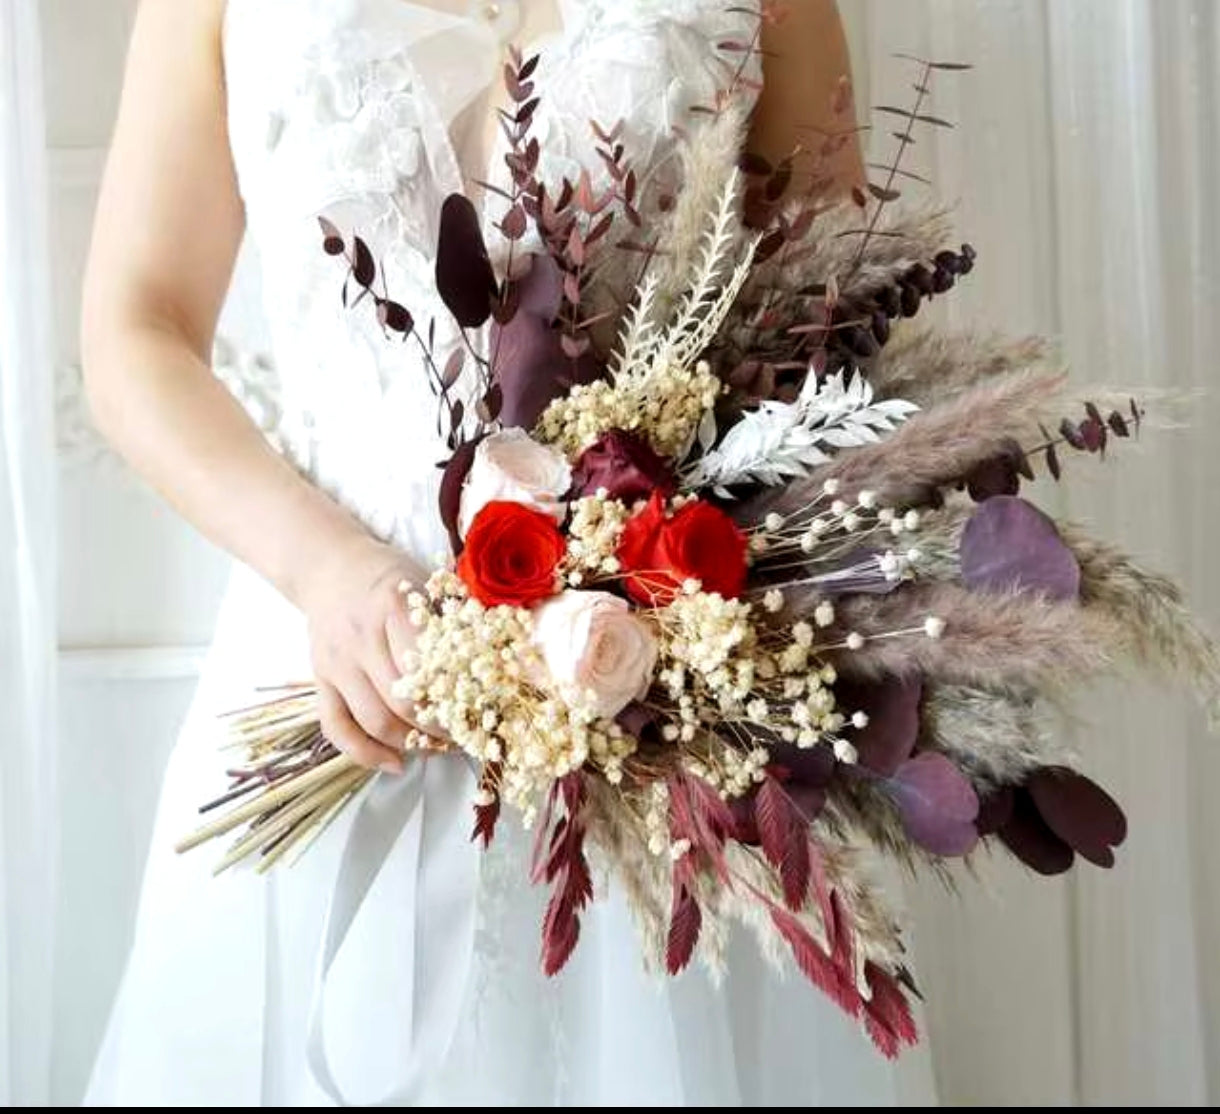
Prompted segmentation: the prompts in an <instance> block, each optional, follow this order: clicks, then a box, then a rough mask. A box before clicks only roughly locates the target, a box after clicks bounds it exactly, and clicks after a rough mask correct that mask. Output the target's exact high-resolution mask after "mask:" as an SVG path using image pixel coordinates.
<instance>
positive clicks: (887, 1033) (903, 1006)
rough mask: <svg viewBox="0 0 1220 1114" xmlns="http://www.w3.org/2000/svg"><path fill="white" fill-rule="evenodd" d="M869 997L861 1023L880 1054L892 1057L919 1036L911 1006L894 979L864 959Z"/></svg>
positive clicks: (912, 1044)
mask: <svg viewBox="0 0 1220 1114" xmlns="http://www.w3.org/2000/svg"><path fill="white" fill-rule="evenodd" d="M864 980H865V982H866V983H867V984H868V989H869V999H868V1001H867V1002H865V1003H864V1027H865V1029H866V1030H867V1031H868V1035H869V1037H871V1038H872V1041H873V1043H874V1044H875V1045H876V1046H877V1048H878V1049H879V1050H880V1051H881V1054H882V1055H883V1056H886V1057H887V1058H889V1059H891V1060H892V1059H894V1058H895V1057H896V1056H897V1055H898V1053H899V1051H900V1050H901V1048H902V1046H903V1045H904V1044H905V1045H910V1046H911V1047H914V1046H915V1044H916V1043H917V1042H918V1040H919V1032H918V1030H917V1029H916V1028H915V1019H914V1018H913V1017H912V1016H911V1007H910V1005H909V1004H908V1003H907V1000H906V996H905V995H904V994H903V993H902V990H901V989H900V988H899V986H898V983H897V981H896V980H894V979H893V978H891V977H890V976H889V975H888V974H886V972H885V971H883V970H882V969H881V968H880V967H878V966H877V965H876V964H875V963H871V962H868V963H865V965H864Z"/></svg>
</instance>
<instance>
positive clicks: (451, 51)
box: [85, 0, 933, 1106]
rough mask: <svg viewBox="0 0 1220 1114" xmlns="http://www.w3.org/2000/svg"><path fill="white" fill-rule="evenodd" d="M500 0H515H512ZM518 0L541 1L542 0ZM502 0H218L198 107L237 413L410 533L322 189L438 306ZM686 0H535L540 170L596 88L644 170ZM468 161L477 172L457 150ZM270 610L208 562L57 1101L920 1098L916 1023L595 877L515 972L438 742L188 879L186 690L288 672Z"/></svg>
mask: <svg viewBox="0 0 1220 1114" xmlns="http://www.w3.org/2000/svg"><path fill="white" fill-rule="evenodd" d="M524 2H525V3H529V0H524ZM542 2H547V0H542ZM517 7H518V5H515V4H513V3H511V2H507V3H501V4H498V5H495V6H494V12H493V10H492V9H493V6H487V14H488V15H489V16H490V15H493V14H494V16H495V18H494V19H485V18H483V16H482V15H481V14H479V11H481V10H482V9H483V8H484V5H476V6H472V8H477V9H478V10H479V11H476V13H475V14H474V15H471V16H469V17H453V16H445V15H441V14H438V13H437V12H435V11H433V10H431V9H430V8H428V7H427V6H425V5H421V4H415V3H410V2H408V0H230V3H229V9H228V14H227V19H226V29H225V63H226V79H227V86H228V96H229V127H230V136H231V143H232V147H233V154H234V159H235V163H236V166H237V172H238V177H239V181H240V185H241V190H242V195H243V198H244V200H245V204H246V209H247V216H248V223H249V231H250V235H251V238H252V240H253V242H254V245H255V247H256V248H257V251H258V253H259V256H260V260H261V271H262V286H263V289H264V297H265V302H266V310H267V319H268V324H269V327H270V330H271V333H272V336H273V338H274V341H275V361H276V366H277V369H278V376H279V382H278V400H277V404H276V406H275V407H274V413H273V415H272V417H273V420H272V421H270V422H269V423H268V425H269V427H270V428H269V429H268V433H269V434H270V435H271V436H273V437H274V438H275V439H276V440H277V442H278V443H279V444H281V445H282V446H283V447H284V450H285V451H286V452H287V453H288V454H289V455H290V456H291V457H292V458H293V459H294V460H295V461H296V462H297V463H298V464H299V465H300V466H301V467H302V469H303V470H305V471H306V472H307V473H308V474H309V475H310V476H311V477H312V478H313V479H314V480H315V482H317V483H318V484H319V485H321V486H323V487H324V488H326V489H327V490H329V491H331V492H332V493H334V494H335V496H336V497H337V498H339V499H340V500H342V501H343V502H344V503H345V504H346V505H348V506H349V507H350V508H351V509H352V510H353V511H355V512H356V513H357V514H359V515H360V516H361V517H362V518H363V519H364V521H365V522H366V523H367V524H368V525H369V527H370V529H372V530H373V531H375V532H376V533H378V534H379V535H381V536H383V537H386V538H388V539H392V540H393V541H395V542H396V543H398V544H399V545H401V546H403V547H404V548H405V549H407V550H408V551H410V552H411V553H413V554H414V555H415V556H417V557H418V558H420V559H421V560H425V561H426V560H430V559H432V558H433V557H434V556H435V555H436V554H437V553H438V552H439V551H440V550H441V549H442V548H443V544H444V538H443V535H442V534H441V532H440V530H439V527H438V525H437V514H436V511H435V483H436V481H435V473H436V470H435V467H434V465H435V462H436V460H437V459H439V458H440V456H441V453H442V449H441V446H440V445H439V443H438V442H437V438H436V433H435V412H434V408H433V401H432V398H431V396H430V394H429V392H428V390H427V386H426V381H425V378H424V375H423V372H422V369H421V368H420V367H419V366H418V360H417V359H413V358H412V356H411V350H410V349H406V348H403V347H401V346H399V347H397V348H395V347H394V346H392V345H388V344H387V343H386V342H385V341H384V339H383V338H382V336H381V335H380V333H379V332H378V331H377V330H376V328H375V326H374V325H372V324H370V323H369V322H368V321H367V320H362V319H361V318H360V315H359V314H353V313H351V312H348V311H344V310H343V309H342V307H341V306H340V302H339V286H340V284H341V281H342V274H341V273H339V272H336V270H335V267H334V261H333V260H330V259H328V258H326V257H325V256H324V255H323V253H322V252H321V250H320V245H319V242H318V241H319V237H318V231H317V223H316V218H317V217H318V216H319V215H322V214H326V215H327V216H328V217H329V218H330V219H332V220H334V221H335V222H336V223H338V224H340V226H341V227H344V228H346V229H348V230H350V231H355V232H360V233H361V234H363V235H365V236H366V237H367V238H369V239H370V241H373V242H374V243H375V246H376V247H377V250H378V254H379V255H380V256H382V258H383V259H384V267H385V272H386V277H387V280H388V282H389V284H390V288H391V290H392V291H393V292H394V294H395V296H396V297H397V298H398V299H399V300H401V301H403V302H404V303H405V304H407V305H408V307H409V308H411V309H412V310H413V312H414V313H415V314H416V317H417V319H419V320H426V319H427V317H428V316H432V315H434V316H435V317H436V318H437V322H438V335H439V336H440V338H441V339H440V340H438V346H439V345H440V344H443V343H444V334H445V315H444V310H443V307H441V306H439V304H438V303H437V300H436V295H435V293H434V291H433V286H432V282H431V258H430V251H431V248H432V244H433V243H434V242H435V226H436V214H437V213H438V212H439V208H440V202H441V200H442V199H443V197H444V195H445V194H446V193H448V192H450V191H452V190H455V189H459V188H461V186H462V182H463V179H464V177H465V176H464V175H463V173H462V165H461V162H460V160H459V157H458V152H457V151H456V150H455V149H454V146H453V143H452V141H451V137H450V135H449V125H450V124H451V123H452V122H453V120H454V119H455V118H456V116H457V115H458V114H459V113H460V112H461V111H462V109H463V108H465V107H467V106H469V105H470V104H471V103H472V101H473V99H474V98H475V97H477V96H480V95H482V94H483V92H484V91H485V90H486V87H487V86H488V84H489V83H490V81H491V80H492V79H493V76H494V75H495V74H496V72H497V70H498V64H499V61H500V59H501V57H502V50H503V43H504V40H505V38H506V37H507V36H511V35H512V34H513V33H514V22H513V20H514V18H515V17H516V16H517V15H518V14H519V13H518V12H517V11H516V9H517ZM731 7H732V5H729V4H724V3H712V2H710V0H619V2H613V0H605V2H600V0H563V2H561V3H560V5H559V14H560V17H561V21H562V30H561V31H557V32H556V33H555V34H554V35H551V36H549V37H548V38H546V39H545V40H543V41H541V42H539V44H538V45H539V46H540V47H541V48H542V50H543V62H542V64H541V65H540V67H539V70H538V77H537V80H538V84H539V90H540V92H541V94H542V96H543V103H542V106H541V107H540V109H539V117H538V132H539V135H540V139H541V141H542V142H543V145H544V151H545V155H544V160H543V168H542V173H543V175H544V176H546V175H548V174H550V173H554V174H556V175H558V174H559V173H563V172H564V171H565V169H566V168H568V167H570V166H572V165H574V163H573V161H572V160H581V161H587V162H588V163H589V165H590V166H591V167H592V166H595V165H596V161H597V160H596V156H595V155H594V154H593V152H592V149H591V146H590V140H589V138H588V135H587V131H586V129H587V121H588V120H589V119H590V118H597V119H599V120H601V121H603V122H607V123H612V122H613V121H614V120H615V119H617V118H619V117H622V118H623V119H624V121H625V133H624V134H625V140H626V142H627V143H628V144H630V145H633V149H634V150H636V151H637V152H638V163H637V165H639V166H641V168H644V169H647V170H653V169H655V171H656V173H657V174H664V173H666V172H667V171H666V169H665V156H666V153H667V151H668V149H669V145H670V144H671V143H672V132H673V127H674V125H675V124H676V123H680V122H682V121H689V120H690V119H691V117H690V114H689V111H688V110H689V108H690V107H691V106H692V105H694V104H697V103H701V102H703V101H706V99H707V98H708V97H709V96H711V95H713V94H714V90H715V87H716V82H717V81H718V80H719V79H720V78H719V76H718V75H719V73H720V71H719V70H717V69H716V67H715V66H713V65H712V64H711V62H710V59H711V52H712V44H713V43H714V42H715V41H717V40H718V39H720V38H723V37H725V36H732V35H739V34H741V32H742V21H743V20H744V19H746V18H747V17H746V16H744V15H742V14H741V13H734V12H732V11H730V10H729V9H730V8H731ZM474 177H478V175H477V174H476V175H474ZM308 676H309V671H308V650H307V644H306V640H305V631H304V624H303V621H302V618H301V616H300V615H299V614H298V613H297V612H296V611H295V610H294V609H292V608H291V607H290V606H289V605H288V604H287V603H286V602H284V601H283V600H282V599H281V598H280V597H279V596H278V595H277V594H276V593H275V592H274V591H273V590H272V589H271V588H270V587H268V586H267V585H266V584H265V583H263V582H262V581H261V580H259V579H258V578H257V577H256V576H255V575H254V574H252V573H250V572H248V571H246V570H243V569H239V570H238V571H237V572H236V573H235V574H234V578H233V583H232V585H231V588H230V590H229V592H228V595H227V598H226V600H225V603H224V606H223V609H222V613H221V616H220V620H219V625H218V628H217V632H216V638H215V642H214V644H213V646H212V648H211V652H210V655H209V657H208V661H207V663H206V667H205V670H204V675H203V680H202V683H201V685H200V688H199V691H198V694H197V696H196V698H195V701H194V703H193V705H192V708H191V711H190V714H189V717H188V720H187V723H186V725H185V727H184V729H183V732H182V736H181V738H180V740H179V742H178V744H177V746H176V748H175V750H174V752H173V755H172V757H171V760H170V763H169V767H168V770H167V773H166V777H165V785H164V790H163V793H162V797H161V802H160V808H159V812H158V817H157V822H156V826H155V832H154V837H153V845H152V851H151V855H150V861H149V864H148V869H147V874H146V877H145V882H144V888H143V893H142V897H141V902H140V909H139V915H138V918H137V925H136V932H135V940H134V944H133V948H132V952H131V956H130V960H129V963H128V967H127V970H126V974H125V977H124V980H123V983H122V987H121V991H120V993H119V996H118V1000H117V1002H116V1005H115V1008H114V1013H113V1016H112V1018H111V1021H110V1025H109V1027H108V1030H107V1033H106V1037H105V1040H104V1043H103V1046H102V1049H101V1052H100V1054H99V1057H98V1060H97V1064H96V1066H95V1069H94V1072H93V1077H92V1080H91V1083H90V1086H89V1090H88V1093H87V1096H86V1100H85V1101H86V1104H87V1105H113V1106H130V1105H157V1106H161V1105H169V1106H176V1105H202V1106H257V1105H265V1106H280V1105H284V1106H288V1105H292V1106H297V1105H478V1106H538V1105H558V1106H582V1105H628V1106H636V1105H640V1106H681V1105H699V1106H739V1105H763V1106H771V1105H779V1106H818V1105H827V1106H840V1105H895V1104H918V1105H926V1104H929V1103H930V1102H932V1101H933V1089H932V1085H931V1076H930V1070H929V1064H928V1057H927V1055H926V1052H925V1051H923V1050H922V1049H921V1050H917V1051H916V1052H914V1053H911V1054H909V1055H908V1056H907V1057H905V1058H904V1059H903V1060H902V1061H901V1062H900V1063H899V1064H898V1065H893V1064H890V1063H888V1062H887V1061H885V1060H883V1059H882V1058H881V1057H880V1056H879V1055H878V1054H877V1053H876V1052H875V1051H874V1049H873V1048H872V1046H871V1044H870V1043H869V1042H868V1040H867V1039H866V1038H865V1037H864V1036H863V1034H862V1033H861V1032H860V1030H859V1027H858V1026H857V1025H856V1024H855V1023H854V1022H852V1021H850V1020H849V1019H847V1018H846V1017H844V1016H842V1015H841V1014H840V1013H839V1011H838V1010H837V1008H836V1007H835V1006H833V1005H832V1004H831V1003H829V1002H828V1001H826V1000H825V999H823V998H822V997H821V996H820V995H819V993H818V992H817V991H815V990H814V989H813V988H811V987H810V986H808V985H807V984H806V983H805V982H804V981H803V980H802V979H801V978H800V977H799V976H798V975H795V974H793V975H790V976H789V977H787V978H781V977H779V976H778V975H777V974H776V973H775V972H774V971H773V970H772V969H771V968H770V967H768V966H767V965H766V964H765V963H764V961H763V960H762V959H761V958H760V957H759V956H758V954H757V950H756V946H755V944H754V941H753V940H752V939H751V938H749V937H746V936H744V935H743V936H742V937H740V938H735V939H734V940H733V941H732V942H731V944H730V950H729V958H730V962H729V972H728V975H727V976H726V978H725V979H724V981H723V982H722V984H721V985H719V986H717V985H713V983H712V981H711V980H710V979H709V978H708V976H707V975H706V974H705V973H704V972H702V971H701V970H697V969H692V970H689V971H687V972H685V973H684V974H682V975H681V976H680V977H678V978H676V979H667V978H664V977H661V976H655V975H653V974H650V973H648V972H647V971H645V969H644V967H643V964H642V962H641V956H640V951H639V945H638V942H637V940H636V936H635V932H634V929H633V926H632V924H631V920H630V916H629V913H628V911H627V909H626V907H625V906H624V904H623V901H622V899H621V897H620V895H619V894H618V893H617V892H616V890H615V888H614V887H613V885H612V884H609V883H608V881H607V880H605V879H602V880H600V881H599V899H598V901H597V902H596V903H595V904H594V906H593V907H592V908H591V909H590V910H589V911H588V913H587V914H586V915H585V917H584V918H583V927H582V935H581V940H580V944H579V946H578V948H577V950H576V952H575V954H574V956H573V957H572V959H571V961H570V962H569V963H568V965H567V967H566V968H565V969H564V970H563V971H562V972H561V973H560V974H559V975H558V976H556V977H554V978H549V979H548V978H547V977H545V976H544V975H543V974H542V973H541V971H540V969H539V950H540V926H541V921H542V911H543V906H544V903H545V898H546V894H545V893H544V892H542V891H541V890H539V889H537V888H534V887H531V886H530V885H529V882H528V870H527V865H526V864H527V855H528V841H527V839H526V837H525V836H524V834H523V833H522V832H521V831H520V829H519V828H518V827H517V826H516V825H515V823H514V822H513V821H511V820H510V819H508V818H506V819H505V820H504V821H502V822H501V824H500V828H499V831H498V833H497V838H496V841H495V844H494V845H493V847H492V849H491V850H490V851H489V852H486V853H483V852H481V851H479V850H478V849H477V848H476V846H475V845H474V844H473V843H472V842H471V825H472V813H471V807H470V802H471V798H472V796H473V793H474V779H473V774H472V771H471V769H470V767H469V766H468V764H467V763H466V761H465V760H464V759H462V758H459V757H454V756H450V755H438V756H434V757H428V758H420V759H416V760H413V761H412V762H411V763H410V764H409V767H408V772H407V773H406V774H405V775H404V776H402V777H400V778H392V777H387V776H379V777H378V778H377V779H376V781H375V782H374V783H373V784H372V786H371V787H370V788H369V789H368V790H367V791H366V792H365V793H364V794H363V795H362V796H361V797H360V798H359V800H358V803H357V804H355V805H354V806H351V807H349V808H348V809H347V811H346V812H345V813H344V814H343V815H342V816H341V817H340V818H339V820H337V821H336V822H335V823H334V824H333V825H332V826H331V827H330V828H329V829H328V830H327V831H326V833H325V834H324V835H323V836H322V837H321V838H320V839H319V840H318V842H317V843H316V844H315V845H314V846H313V847H312V848H311V849H310V850H309V851H308V853H307V854H306V855H305V856H304V857H303V858H302V859H301V860H300V861H299V862H298V863H296V864H295V865H292V866H290V867H287V868H277V870H276V871H274V872H272V874H271V875H270V876H269V877H265V876H262V875H259V874H257V873H255V872H254V871H253V870H250V869H246V868H239V869H235V870H233V871H231V872H229V873H226V874H225V875H222V876H221V877H219V878H213V877H212V874H211V871H212V867H213V866H214V864H215V861H216V859H217V857H218V855H219V852H220V850H221V848H220V847H219V846H217V847H205V848H201V849H198V850H195V851H193V852H191V853H190V854H187V855H185V856H179V855H176V854H175V853H174V851H173V845H174V843H175V842H176V841H177V840H178V839H179V838H181V837H182V836H183V835H184V834H185V833H186V832H188V831H189V830H191V829H192V828H193V827H194V826H195V825H196V823H197V822H198V817H197V813H196V810H197V807H198V805H199V804H200V803H201V802H202V801H204V800H206V799H208V798H209V797H210V796H214V795H215V794H216V793H217V792H218V791H219V790H220V789H221V788H222V787H223V785H224V777H223V768H224V758H223V755H222V754H221V753H220V751H219V749H218V744H219V742H220V741H221V739H222V733H221V731H220V728H219V727H218V724H217V718H216V717H217V715H218V714H219V713H221V712H224V711H230V710H233V709H235V708H238V707H241V706H243V705H244V704H247V703H249V702H251V699H252V698H254V694H255V690H257V688H258V687H259V686H268V685H275V684H280V683H284V682H287V681H294V680H301V679H307V678H308Z"/></svg>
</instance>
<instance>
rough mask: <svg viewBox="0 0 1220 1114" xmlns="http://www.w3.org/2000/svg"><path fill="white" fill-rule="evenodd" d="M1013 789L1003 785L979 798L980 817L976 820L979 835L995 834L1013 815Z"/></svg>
mask: <svg viewBox="0 0 1220 1114" xmlns="http://www.w3.org/2000/svg"><path fill="white" fill-rule="evenodd" d="M1012 801H1013V789H1012V786H1011V785H1002V786H1000V788H999V789H996V790H994V791H993V792H991V793H988V794H987V796H985V797H982V798H980V799H979V818H978V819H977V820H976V821H975V822H974V826H975V827H976V828H978V830H979V835H981V836H988V835H994V834H995V833H996V832H998V831H999V830H1000V829H1001V828H1002V827H1004V825H1005V824H1007V823H1008V820H1009V817H1011V816H1012Z"/></svg>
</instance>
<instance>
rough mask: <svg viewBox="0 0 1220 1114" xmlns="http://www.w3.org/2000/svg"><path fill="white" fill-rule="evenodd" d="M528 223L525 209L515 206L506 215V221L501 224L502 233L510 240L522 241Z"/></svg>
mask: <svg viewBox="0 0 1220 1114" xmlns="http://www.w3.org/2000/svg"><path fill="white" fill-rule="evenodd" d="M526 221H527V217H526V215H525V209H524V208H522V206H520V205H514V206H513V207H512V208H511V209H509V211H508V212H507V213H505V214H504V219H503V220H502V221H501V222H500V231H501V232H503V233H504V235H505V237H507V238H508V239H509V240H520V239H521V237H522V236H524V235H525V228H526Z"/></svg>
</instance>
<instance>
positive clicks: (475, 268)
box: [436, 193, 497, 329]
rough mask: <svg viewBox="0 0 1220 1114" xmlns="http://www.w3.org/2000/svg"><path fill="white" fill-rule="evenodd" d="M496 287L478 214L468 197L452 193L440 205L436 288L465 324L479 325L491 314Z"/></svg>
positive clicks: (453, 312) (474, 327)
mask: <svg viewBox="0 0 1220 1114" xmlns="http://www.w3.org/2000/svg"><path fill="white" fill-rule="evenodd" d="M496 289H497V286H496V275H495V272H494V271H493V270H492V268H491V260H490V259H489V258H488V255H487V245H486V244H484V242H483V230H482V227H481V225H480V223H479V215H478V213H477V212H476V211H475V207H474V205H473V204H471V202H470V200H469V198H466V197H463V196H462V195H461V194H460V193H451V194H450V195H449V196H448V197H447V198H445V203H444V204H443V205H442V206H441V228H440V235H439V237H438V238H437V244H436V291H437V293H438V294H440V296H441V301H443V302H444V303H445V308H446V309H448V310H449V312H450V313H451V314H453V316H454V319H455V320H456V321H457V323H458V324H459V325H461V326H462V328H464V329H477V328H479V326H481V325H482V324H483V323H484V322H485V321H486V320H487V319H488V318H489V317H490V316H491V304H492V298H493V297H494V296H495V293H496Z"/></svg>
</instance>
